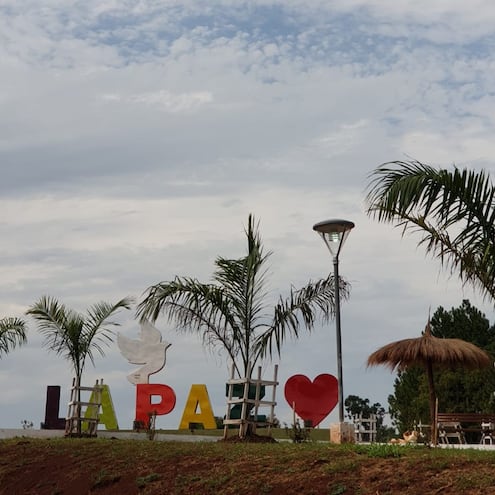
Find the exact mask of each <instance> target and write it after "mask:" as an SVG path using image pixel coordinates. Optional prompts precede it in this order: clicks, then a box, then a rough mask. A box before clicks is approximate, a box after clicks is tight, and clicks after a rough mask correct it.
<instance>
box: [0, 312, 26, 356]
mask: <svg viewBox="0 0 495 495" xmlns="http://www.w3.org/2000/svg"><path fill="white" fill-rule="evenodd" d="M26 342H27V337H26V322H25V321H24V320H21V319H20V318H2V319H1V320H0V357H2V355H3V354H8V353H9V352H10V351H11V350H13V349H14V348H15V347H16V346H20V345H22V344H25V343H26Z"/></svg>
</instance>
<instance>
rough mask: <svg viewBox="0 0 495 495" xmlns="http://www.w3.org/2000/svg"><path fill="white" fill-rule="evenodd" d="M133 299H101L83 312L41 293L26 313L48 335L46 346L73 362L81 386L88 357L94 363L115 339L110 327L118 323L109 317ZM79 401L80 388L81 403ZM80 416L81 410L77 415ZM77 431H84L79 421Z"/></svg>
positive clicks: (77, 380) (127, 305)
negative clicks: (113, 302) (112, 302)
mask: <svg viewBox="0 0 495 495" xmlns="http://www.w3.org/2000/svg"><path fill="white" fill-rule="evenodd" d="M131 302H132V301H131V300H130V299H129V298H124V299H121V300H120V301H118V302H117V303H116V304H109V303H106V302H99V303H97V304H95V305H93V306H92V307H91V308H89V309H88V310H87V312H86V314H85V315H82V314H79V313H77V312H76V311H74V310H72V309H69V308H67V307H66V306H65V305H64V304H61V303H60V302H59V301H57V299H55V298H52V297H49V296H42V297H41V298H40V300H39V301H37V302H36V303H35V304H33V305H32V306H31V307H30V308H29V309H28V310H27V312H26V314H28V315H30V316H32V317H33V318H34V319H35V320H36V321H37V324H38V330H39V331H40V333H41V334H42V335H44V337H45V340H44V343H43V345H44V346H45V347H47V348H48V349H49V350H51V351H54V352H55V353H56V354H58V355H61V356H63V357H64V358H65V359H67V360H68V361H69V362H70V363H71V366H72V368H73V370H74V373H75V375H76V387H77V388H78V389H79V387H80V386H81V377H82V373H83V371H84V367H85V365H86V360H87V359H88V358H89V359H90V361H91V362H92V363H93V365H94V357H95V356H94V355H95V352H98V353H99V354H100V355H101V356H104V351H103V345H104V344H107V345H108V344H109V343H110V342H111V341H112V339H113V333H112V331H111V330H110V328H109V327H111V326H118V325H119V324H118V323H117V322H114V321H109V318H110V317H111V316H112V315H114V314H115V313H116V312H117V311H118V310H119V309H121V308H125V309H130V306H131ZM80 401H81V396H80V390H79V394H78V402H80ZM80 416H81V414H80V410H79V414H78V417H80ZM77 433H78V434H80V433H81V422H80V421H78V425H77Z"/></svg>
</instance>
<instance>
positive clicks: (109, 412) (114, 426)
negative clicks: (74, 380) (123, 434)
mask: <svg viewBox="0 0 495 495" xmlns="http://www.w3.org/2000/svg"><path fill="white" fill-rule="evenodd" d="M102 387H103V388H102V391H101V414H100V421H99V424H104V425H105V428H106V429H107V430H118V429H119V425H118V423H117V416H116V415H115V408H114V407H113V401H112V396H111V395H110V388H109V387H108V385H106V384H105V385H103V386H102ZM95 400H96V398H95V393H94V392H92V393H91V397H90V398H89V402H94V401H95ZM91 407H92V406H88V408H87V409H86V413H85V414H84V416H85V417H86V418H91V417H92V410H91ZM83 429H85V430H86V429H87V425H86V424H85V423H83Z"/></svg>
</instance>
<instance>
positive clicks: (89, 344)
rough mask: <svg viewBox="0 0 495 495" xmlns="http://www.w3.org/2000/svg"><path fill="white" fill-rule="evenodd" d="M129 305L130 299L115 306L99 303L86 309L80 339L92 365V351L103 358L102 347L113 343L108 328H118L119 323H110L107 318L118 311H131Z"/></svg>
mask: <svg viewBox="0 0 495 495" xmlns="http://www.w3.org/2000/svg"><path fill="white" fill-rule="evenodd" d="M131 304H132V299H131V298H124V299H121V300H120V301H118V302H117V303H115V304H110V303H107V302H105V301H101V302H99V303H96V304H94V305H93V306H92V307H91V308H89V309H88V311H87V314H86V317H85V318H84V323H83V329H82V336H81V338H82V341H83V343H84V346H85V356H86V357H89V359H90V360H91V363H92V364H93V365H94V352H93V351H97V352H98V353H99V354H100V355H101V356H104V355H105V352H104V349H103V345H106V346H108V345H109V344H110V343H111V342H112V341H113V332H112V330H111V329H110V328H109V327H113V326H120V323H118V322H115V321H111V320H109V318H110V317H111V316H113V315H114V314H116V313H117V312H118V311H119V310H120V309H131ZM83 366H84V363H83Z"/></svg>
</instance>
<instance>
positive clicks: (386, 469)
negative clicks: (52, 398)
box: [0, 431, 495, 495]
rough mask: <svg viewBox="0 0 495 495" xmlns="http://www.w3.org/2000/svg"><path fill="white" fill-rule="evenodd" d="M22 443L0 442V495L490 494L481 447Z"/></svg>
mask: <svg viewBox="0 0 495 495" xmlns="http://www.w3.org/2000/svg"><path fill="white" fill-rule="evenodd" d="M284 433H285V431H284ZM189 435H191V433H189ZM25 442H26V440H24V439H19V438H14V439H8V440H0V494H2V495H3V493H36V486H38V487H40V486H45V485H46V483H47V482H48V481H51V482H53V485H50V490H51V492H53V493H70V485H69V482H70V483H74V480H75V479H76V480H78V481H77V483H78V484H80V485H81V490H82V491H84V490H86V491H85V493H90V492H91V491H93V490H94V491H95V492H97V493H100V494H104V493H105V490H107V489H108V490H113V491H114V492H119V493H131V494H132V493H138V492H139V493H143V494H147V495H148V494H155V493H156V494H158V493H173V494H177V495H182V494H184V495H185V494H187V493H198V494H199V493H201V494H202V495H210V494H215V495H224V494H232V493H237V494H239V495H242V494H252V493H257V494H270V493H284V494H286V495H292V494H295V493H305V494H308V495H309V494H311V493H312V494H314V495H317V494H318V495H320V494H323V495H339V494H358V493H373V494H374V493H380V494H381V495H382V494H384V493H401V494H413V493H416V494H417V493H435V492H437V493H441V494H442V495H446V494H449V495H450V494H454V493H495V469H494V468H495V456H494V452H493V451H492V452H490V451H488V450H487V451H484V450H474V449H473V450H469V449H467V450H459V449H431V448H428V447H425V446H416V447H409V446H397V445H378V444H371V445H332V444H329V443H328V442H326V443H322V442H309V443H303V444H294V443H291V442H280V443H235V442H232V443H231V442H227V443H225V442H180V441H167V442H149V441H147V440H143V441H135V440H111V439H104V438H96V439H70V438H67V439H65V438H56V439H55V438H53V439H49V440H47V439H30V440H28V441H27V443H25ZM19 459H22V460H23V462H22V463H19ZM35 466H36V469H34V467H35ZM31 471H33V479H32V481H31V480H30V479H29V473H30V472H31ZM55 472H56V476H55V477H53V476H52V475H53V473H55ZM40 473H46V477H40ZM34 475H36V476H34ZM66 477H67V479H66ZM30 482H32V485H28V483H30ZM19 483H25V484H26V485H21V486H19ZM46 486H48V485H46ZM4 487H5V488H4ZM2 489H3V490H5V491H2ZM9 490H10V491H9ZM476 490H477V491H476ZM38 491H39V490H38ZM43 493H44V492H43Z"/></svg>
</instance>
